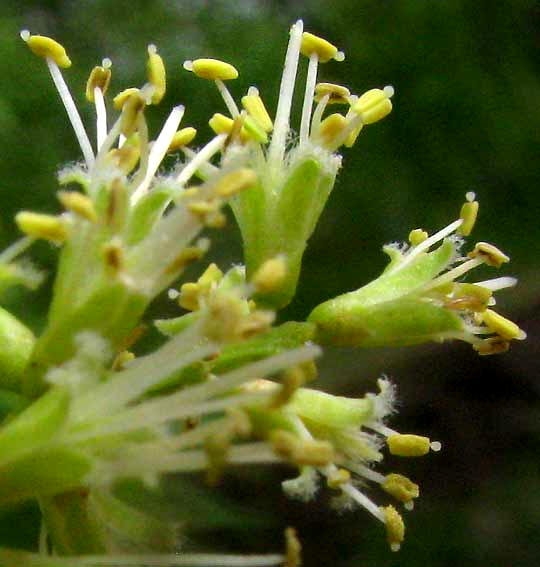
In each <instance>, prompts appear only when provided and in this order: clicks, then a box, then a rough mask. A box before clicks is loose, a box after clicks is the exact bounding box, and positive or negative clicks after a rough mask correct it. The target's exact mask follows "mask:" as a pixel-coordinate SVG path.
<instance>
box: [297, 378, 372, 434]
mask: <svg viewBox="0 0 540 567" xmlns="http://www.w3.org/2000/svg"><path fill="white" fill-rule="evenodd" d="M286 408H287V411H291V412H292V413H294V414H296V415H299V416H300V417H302V418H306V419H308V420H309V421H311V422H316V423H318V424H320V425H322V426H326V427H330V428H333V429H343V428H347V427H360V426H361V425H362V424H364V423H365V422H367V421H369V420H370V419H371V418H372V417H373V402H372V400H370V399H366V398H359V399H353V398H345V397H343V396H333V395H331V394H327V393H325V392H320V391H318V390H312V389H310V388H299V389H298V390H296V392H295V393H294V394H293V396H292V398H291V399H290V400H289V402H288V403H287V406H286Z"/></svg>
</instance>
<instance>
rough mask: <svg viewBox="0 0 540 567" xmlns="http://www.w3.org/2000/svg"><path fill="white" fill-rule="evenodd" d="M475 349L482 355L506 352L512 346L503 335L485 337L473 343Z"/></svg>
mask: <svg viewBox="0 0 540 567" xmlns="http://www.w3.org/2000/svg"><path fill="white" fill-rule="evenodd" d="M473 348H474V350H475V351H476V352H477V353H478V354H479V355H480V356H489V355H491V354H500V353H502V352H506V351H507V350H508V349H509V348H510V341H507V340H505V339H503V338H502V337H490V338H489V339H483V340H482V341H479V342H478V343H475V344H474V345H473Z"/></svg>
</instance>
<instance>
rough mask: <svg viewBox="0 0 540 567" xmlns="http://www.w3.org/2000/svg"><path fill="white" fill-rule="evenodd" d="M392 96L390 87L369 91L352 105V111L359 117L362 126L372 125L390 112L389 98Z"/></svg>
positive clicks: (392, 90) (392, 92) (392, 91)
mask: <svg viewBox="0 0 540 567" xmlns="http://www.w3.org/2000/svg"><path fill="white" fill-rule="evenodd" d="M393 94H394V89H393V88H392V87H385V88H384V89H382V90H381V89H371V90H370V91H367V92H366V93H364V94H363V95H362V96H361V97H360V98H359V99H358V101H357V102H356V103H355V104H354V105H353V107H352V109H353V110H354V112H356V114H358V115H360V117H361V118H362V122H363V123H364V124H373V123H374V122H378V121H379V120H382V119H383V118H384V117H385V116H387V115H388V114H390V112H391V111H392V102H391V101H390V97H391V96H392V95H393Z"/></svg>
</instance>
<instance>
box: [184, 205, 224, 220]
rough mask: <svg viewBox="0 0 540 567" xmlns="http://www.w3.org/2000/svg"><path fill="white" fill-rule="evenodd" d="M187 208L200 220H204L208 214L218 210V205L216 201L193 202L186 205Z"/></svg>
mask: <svg viewBox="0 0 540 567" xmlns="http://www.w3.org/2000/svg"><path fill="white" fill-rule="evenodd" d="M187 208H188V210H189V211H190V212H192V213H193V214H194V215H196V216H197V217H199V218H200V219H201V220H204V218H205V217H206V216H208V215H209V214H210V213H214V212H216V211H217V210H218V208H219V203H217V202H216V201H214V202H210V201H194V202H192V203H188V205H187Z"/></svg>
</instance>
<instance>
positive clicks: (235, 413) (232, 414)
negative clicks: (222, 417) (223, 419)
mask: <svg viewBox="0 0 540 567" xmlns="http://www.w3.org/2000/svg"><path fill="white" fill-rule="evenodd" d="M227 417H228V418H229V421H230V427H231V431H232V432H233V433H235V434H236V435H240V436H241V437H248V435H250V434H251V432H252V429H253V428H252V426H251V420H250V419H249V415H248V414H247V413H246V412H245V411H244V410H242V409H240V408H232V409H228V410H227Z"/></svg>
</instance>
